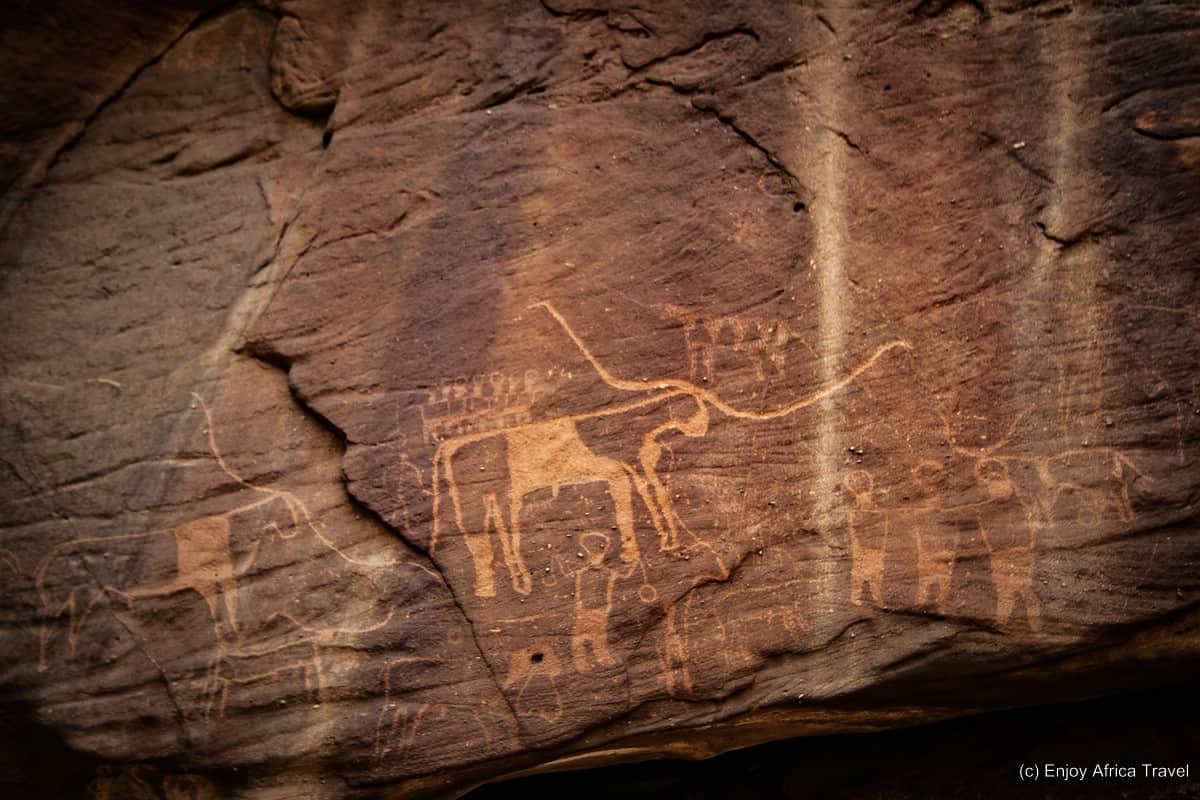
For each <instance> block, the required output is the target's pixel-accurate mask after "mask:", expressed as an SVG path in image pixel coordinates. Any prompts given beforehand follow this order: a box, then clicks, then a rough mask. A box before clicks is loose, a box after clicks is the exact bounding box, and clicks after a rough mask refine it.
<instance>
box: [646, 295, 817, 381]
mask: <svg viewBox="0 0 1200 800" xmlns="http://www.w3.org/2000/svg"><path fill="white" fill-rule="evenodd" d="M657 308H658V310H659V312H660V313H661V314H662V315H663V316H664V317H666V318H667V319H671V320H675V321H676V322H679V323H680V324H681V325H683V336H684V342H685V344H686V347H687V359H688V378H689V379H690V380H693V381H695V380H702V381H705V382H708V381H712V380H714V379H715V378H716V372H715V369H714V364H715V362H716V360H717V357H718V355H719V353H720V352H721V351H724V350H730V351H732V352H734V353H736V354H737V355H738V356H740V357H741V358H742V359H743V360H745V361H746V362H747V363H749V364H750V365H751V366H753V367H754V375H755V378H757V380H759V381H760V382H761V381H765V380H766V379H767V377H768V374H774V375H776V376H780V375H783V374H784V367H785V366H786V364H787V350H786V347H787V344H788V342H790V341H792V340H794V339H796V338H798V337H797V336H796V334H795V332H794V331H792V329H791V328H790V327H788V324H787V322H786V321H784V320H780V319H775V318H771V317H758V316H741V315H725V316H711V315H704V314H697V313H695V312H693V311H689V310H688V309H686V308H683V307H681V306H677V305H674V304H671V303H662V304H659V305H658V306H657Z"/></svg>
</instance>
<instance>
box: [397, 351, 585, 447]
mask: <svg viewBox="0 0 1200 800" xmlns="http://www.w3.org/2000/svg"><path fill="white" fill-rule="evenodd" d="M571 377H572V375H571V373H570V372H568V371H566V370H559V369H548V370H545V371H540V370H536V369H527V370H525V372H523V373H521V374H520V375H517V374H506V373H503V372H491V373H488V374H486V375H472V376H471V377H469V378H455V379H452V380H443V381H442V382H441V383H439V384H438V386H437V387H436V388H434V389H430V390H429V399H428V400H427V401H426V402H425V403H423V404H422V405H421V406H419V410H420V414H421V435H422V437H423V438H424V440H425V441H426V442H428V443H429V444H437V443H438V442H440V441H442V440H444V439H448V438H451V437H454V436H463V435H466V434H472V433H482V432H486V431H493V430H503V429H505V428H511V427H514V426H518V425H523V424H526V423H528V422H530V421H532V419H533V407H534V405H535V404H536V403H537V401H538V400H539V398H541V397H544V396H546V395H547V394H549V393H550V392H551V391H553V390H554V388H555V387H556V386H558V385H560V384H562V383H564V382H566V381H568V380H570V379H571Z"/></svg>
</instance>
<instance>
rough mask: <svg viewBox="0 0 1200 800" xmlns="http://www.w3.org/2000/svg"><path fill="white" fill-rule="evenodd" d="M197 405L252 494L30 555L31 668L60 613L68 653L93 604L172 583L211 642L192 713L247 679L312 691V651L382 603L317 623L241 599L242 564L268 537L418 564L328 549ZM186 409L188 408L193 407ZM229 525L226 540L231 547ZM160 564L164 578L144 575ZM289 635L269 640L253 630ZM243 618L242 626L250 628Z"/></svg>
mask: <svg viewBox="0 0 1200 800" xmlns="http://www.w3.org/2000/svg"><path fill="white" fill-rule="evenodd" d="M193 397H194V399H195V401H196V403H197V405H198V406H199V407H200V408H202V409H203V412H204V416H205V420H206V422H207V428H206V429H205V431H204V433H205V434H206V436H207V440H208V445H209V448H210V450H211V453H212V456H213V459H214V460H215V461H216V463H217V464H218V466H219V467H220V469H221V471H222V472H223V473H224V474H225V476H226V477H228V478H230V479H232V480H233V481H234V482H235V483H236V484H238V485H239V487H240V489H239V494H238V496H240V497H244V496H245V495H247V494H249V495H250V496H251V497H253V498H254V499H252V500H250V501H248V502H243V503H240V504H238V505H236V506H234V507H233V508H230V509H227V510H225V511H221V512H219V513H216V514H210V515H207V516H204V517H200V518H197V519H193V520H188V521H185V522H183V523H180V524H179V525H176V526H174V527H169V528H161V529H156V530H151V531H146V532H140V533H132V534H120V535H114V536H97V537H80V538H76V539H73V540H70V541H68V542H65V543H63V544H60V545H58V546H56V547H54V548H52V549H51V550H50V551H49V552H48V553H47V554H46V555H45V556H44V557H43V558H42V560H41V562H40V564H39V566H38V568H37V570H36V572H35V575H34V578H35V587H36V590H37V592H38V596H39V599H40V602H41V605H42V614H43V619H42V623H41V625H40V626H39V653H38V669H39V671H42V672H44V671H46V670H47V669H49V665H50V661H49V656H50V645H51V644H52V642H53V639H54V636H55V631H56V630H57V629H59V628H61V627H62V618H63V617H65V618H66V619H65V626H66V643H67V652H68V654H69V655H70V656H75V655H76V654H77V651H78V645H79V641H80V638H81V634H82V631H83V629H84V626H85V624H86V622H87V620H88V619H89V617H90V615H91V614H92V612H94V611H95V610H96V609H97V608H99V607H100V606H102V605H104V604H106V603H111V602H113V601H116V602H119V603H120V604H121V605H123V606H124V608H125V609H126V610H127V611H132V610H133V609H134V608H135V606H136V605H137V604H138V603H139V602H140V601H145V600H148V599H151V598H155V597H163V596H167V595H171V594H175V593H179V592H194V593H196V594H197V595H199V596H200V597H201V598H202V599H203V601H204V604H205V608H206V609H207V612H208V617H209V621H210V623H211V625H212V641H213V652H212V656H211V659H210V661H209V666H208V669H207V673H206V676H205V688H204V691H203V698H202V700H201V703H202V706H203V708H202V710H203V715H204V716H205V717H206V718H207V717H209V716H210V715H212V714H213V712H214V711H215V712H216V714H217V716H218V717H223V716H224V715H225V713H226V706H227V703H228V700H229V697H230V694H231V692H243V691H244V692H251V691H257V690H256V689H255V688H254V687H256V686H259V685H262V684H268V683H276V682H279V681H287V680H289V679H290V680H292V681H293V682H294V683H295V684H296V685H300V686H302V687H303V689H304V695H305V696H306V697H307V698H309V699H311V700H314V701H318V700H319V699H320V692H321V687H322V673H323V670H322V664H321V650H322V649H323V648H325V647H328V646H330V645H332V644H334V643H336V641H337V640H338V639H339V638H340V637H345V636H354V635H359V634H363V633H370V632H373V631H378V630H381V629H382V628H384V627H385V626H387V625H388V624H389V623H390V622H391V620H392V619H393V617H394V615H395V609H394V608H392V607H390V606H388V607H386V608H385V607H382V606H379V607H377V606H372V607H371V608H370V609H367V610H360V611H356V612H355V613H356V614H357V615H358V616H360V617H361V616H366V619H364V620H363V624H362V625H361V626H359V627H347V626H345V625H342V624H322V623H321V621H320V619H319V618H318V620H317V622H316V623H314V622H313V621H312V620H309V619H307V618H304V617H302V616H301V615H300V614H299V613H298V612H297V611H295V610H294V609H291V610H289V608H290V607H289V605H288V599H286V598H282V599H280V600H279V602H278V603H273V604H271V605H270V606H268V607H265V608H263V607H250V606H248V605H247V603H248V601H246V600H245V599H243V598H244V594H245V592H244V591H243V587H242V585H241V584H242V582H243V581H245V580H246V578H247V577H248V576H249V575H250V574H251V572H252V571H253V570H254V568H255V566H256V564H257V562H258V560H259V557H260V554H261V553H262V552H264V547H265V546H266V545H267V544H268V543H272V542H280V543H286V545H285V546H286V547H287V548H300V550H298V551H297V552H298V553H299V552H301V551H304V550H306V549H307V551H311V552H313V553H315V554H316V555H317V556H320V555H323V554H332V555H334V556H336V557H337V563H338V564H341V565H349V566H351V567H353V568H354V569H355V570H380V569H392V568H395V567H397V566H399V565H401V564H403V565H406V566H413V567H417V568H419V569H423V570H425V571H427V572H428V571H429V570H428V568H427V567H424V566H422V565H420V564H417V563H414V562H410V561H402V560H392V561H388V562H380V563H376V562H367V561H362V560H360V559H357V558H354V557H352V556H350V555H348V554H346V553H345V552H343V551H342V550H341V549H340V548H338V547H337V546H336V545H335V544H334V543H333V542H332V541H331V540H330V539H329V538H328V537H327V536H326V535H325V532H324V529H323V525H322V523H321V522H319V521H318V520H317V519H315V518H314V516H313V514H312V512H311V511H310V510H309V508H308V506H307V504H306V503H305V502H304V501H303V500H301V499H300V498H299V497H298V496H297V495H295V494H293V493H291V492H289V491H286V490H283V489H276V488H272V487H266V486H259V485H256V484H254V483H251V482H250V481H248V480H246V479H245V478H243V477H241V476H240V475H239V474H238V473H237V472H236V471H234V469H233V468H232V467H231V466H230V465H229V464H228V463H227V462H226V460H225V457H224V456H223V454H222V452H221V450H220V448H219V447H218V445H217V440H216V433H215V430H216V429H215V425H214V423H213V419H212V414H211V412H210V411H209V409H208V406H207V404H205V402H204V401H203V399H202V398H200V397H199V396H196V395H193ZM194 407H195V406H194ZM235 533H236V534H237V535H236V539H237V543H238V544H237V546H235V542H234V540H235ZM164 573H166V574H168V575H170V576H171V577H169V578H168V579H167V580H166V581H155V580H153V579H152V577H151V576H153V577H157V576H160V575H162V574H164ZM247 612H250V613H251V616H253V617H254V620H253V621H254V623H255V624H256V625H257V626H259V627H258V629H256V630H255V631H253V632H251V631H248V630H247V625H246V620H245V619H243V617H244V616H245V615H246V613H247ZM280 623H283V624H284V627H285V628H287V629H288V630H289V631H290V633H289V637H288V641H286V642H285V643H283V644H279V643H278V642H277V641H275V642H272V641H269V639H271V638H273V637H271V636H268V637H267V638H266V639H264V638H262V633H263V632H264V631H276V632H278V631H279V630H281V629H280V628H279V624H280ZM251 627H253V626H251Z"/></svg>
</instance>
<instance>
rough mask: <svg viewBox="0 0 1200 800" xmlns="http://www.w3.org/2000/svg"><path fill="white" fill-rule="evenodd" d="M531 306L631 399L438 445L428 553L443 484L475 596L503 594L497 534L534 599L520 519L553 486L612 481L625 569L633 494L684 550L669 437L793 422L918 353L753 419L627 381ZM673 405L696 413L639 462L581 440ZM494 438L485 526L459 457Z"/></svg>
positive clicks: (718, 401) (635, 555)
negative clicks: (470, 508)
mask: <svg viewBox="0 0 1200 800" xmlns="http://www.w3.org/2000/svg"><path fill="white" fill-rule="evenodd" d="M530 308H539V309H542V310H544V311H545V312H546V313H548V314H549V315H550V316H551V317H552V318H553V319H554V321H555V322H557V323H558V325H559V326H560V327H561V328H562V329H563V331H564V332H565V333H566V335H567V337H568V338H569V339H570V340H571V342H572V344H574V346H575V347H576V348H577V349H578V350H579V352H580V353H581V354H582V355H583V357H584V358H585V359H586V360H587V362H588V364H589V365H590V366H591V367H592V369H593V370H595V372H596V374H597V375H598V376H599V377H600V379H601V380H602V381H603V382H604V383H605V384H607V385H608V386H610V387H612V388H614V389H617V390H619V391H622V392H626V393H629V394H630V395H632V397H631V399H629V400H626V401H624V402H620V403H614V404H611V405H609V406H606V407H604V408H602V409H597V410H592V411H585V412H582V413H577V414H572V415H563V416H559V417H553V418H551V419H548V420H544V421H531V422H525V423H521V424H516V425H512V426H509V427H501V428H499V429H494V430H489V431H482V432H476V433H467V434H463V435H458V436H453V437H450V438H447V439H445V440H443V441H441V442H439V443H438V445H437V447H436V449H435V451H434V455H433V481H432V483H433V533H432V536H431V539H430V546H429V548H430V552H431V553H432V552H434V551H435V549H436V547H437V545H438V540H439V537H440V535H441V528H442V525H443V524H445V520H444V511H443V506H442V504H443V500H442V497H441V484H442V481H443V480H444V481H445V484H446V487H447V488H448V491H449V496H450V503H449V505H450V509H451V513H452V514H453V519H454V524H455V526H456V527H457V529H458V531H459V533H461V534H462V536H463V538H464V541H465V543H466V546H467V549H468V551H469V552H470V555H471V559H472V561H473V563H474V570H475V585H474V591H475V594H476V596H478V597H492V596H495V594H496V586H495V576H494V574H493V570H492V561H493V556H494V552H493V549H492V544H491V538H490V533H489V532H490V531H491V530H494V531H495V532H496V533H497V534H498V537H499V540H500V546H501V549H502V555H503V557H504V561H505V563H506V564H507V566H508V569H509V572H510V577H511V580H512V586H513V589H514V590H516V591H517V592H518V593H520V594H529V592H530V591H531V589H532V579H531V576H530V573H529V569H528V567H527V566H526V564H525V560H524V558H523V556H522V553H521V511H522V508H523V504H524V498H525V497H527V496H528V495H529V494H530V493H532V492H534V491H536V490H539V489H547V488H548V489H551V490H552V491H554V492H555V493H557V491H558V488H559V487H561V486H572V485H579V484H585V483H592V482H604V483H606V484H607V486H608V490H609V493H610V495H611V497H612V500H613V503H614V505H615V516H616V522H617V527H618V529H619V532H620V548H619V550H620V558H621V560H622V561H623V562H625V563H627V564H633V563H635V562H637V561H639V560H640V554H639V552H638V544H637V539H636V537H635V535H634V511H633V497H634V493H635V492H636V494H637V496H638V497H640V498H641V500H642V502H643V503H644V504H645V506H646V508H647V509H648V510H649V514H650V517H651V521H652V523H653V525H654V528H655V530H656V532H657V533H658V536H659V542H660V546H661V548H662V549H663V550H664V551H666V550H673V549H677V548H678V547H679V546H680V534H681V531H683V530H684V529H685V527H684V524H683V522H682V520H681V519H680V517H679V514H678V512H677V511H676V509H675V507H674V504H673V503H672V502H671V498H670V495H669V493H668V491H667V487H666V485H665V484H664V482H663V480H662V478H661V476H660V475H659V473H658V463H659V461H660V460H661V457H662V454H663V447H664V445H663V441H662V440H663V437H664V436H665V435H667V434H668V433H671V432H675V433H679V434H682V435H684V436H687V437H691V438H698V437H702V436H704V435H705V434H706V433H708V430H709V424H710V418H709V413H710V412H709V409H710V408H712V409H716V410H717V411H719V412H721V413H722V414H724V415H726V416H728V417H732V418H736V419H742V420H750V421H755V422H760V421H766V420H773V419H779V418H782V417H786V416H788V415H790V414H793V413H795V412H796V411H799V410H800V409H802V408H806V407H808V406H811V405H813V404H815V403H817V402H819V401H820V400H822V399H823V398H825V397H827V396H829V395H831V394H833V393H835V392H838V391H840V390H841V389H843V388H844V387H846V386H847V385H849V384H850V383H851V382H853V381H854V380H855V379H856V378H858V377H859V376H860V375H862V374H863V373H864V372H865V371H867V370H868V369H870V368H871V367H872V366H873V365H874V364H875V363H876V362H877V361H878V360H879V359H880V358H881V357H882V356H883V355H884V354H886V353H887V352H889V351H891V350H895V349H904V350H911V349H912V348H911V345H909V343H908V342H906V341H904V340H901V339H896V340H892V341H890V342H887V343H885V344H883V345H881V346H879V347H878V348H876V349H875V351H874V352H873V353H872V354H871V355H870V356H869V357H868V358H866V359H865V360H863V361H862V362H861V363H859V364H858V365H857V366H855V367H854V368H853V369H851V370H850V371H849V372H847V373H846V374H845V375H843V376H842V377H841V378H839V379H837V380H835V381H832V382H830V383H829V384H827V385H825V386H823V387H821V388H819V389H817V390H815V391H813V392H811V393H809V394H807V395H805V396H803V397H800V398H798V399H796V400H794V401H792V402H790V403H787V404H785V405H782V406H779V407H776V408H772V409H767V410H759V411H750V410H745V409H742V408H738V407H736V406H733V405H731V404H730V403H728V402H726V401H725V400H724V399H723V398H721V397H720V396H719V395H718V394H717V393H716V392H714V391H712V390H710V389H706V388H704V387H701V386H698V385H696V384H695V383H693V382H691V381H690V380H682V379H677V378H661V379H654V380H630V379H627V378H621V377H619V376H617V375H615V374H613V373H612V372H611V371H610V370H609V369H608V368H607V367H606V366H605V365H604V364H602V363H601V362H600V360H599V359H598V358H597V357H596V356H595V355H594V354H593V353H592V351H591V349H590V348H589V347H588V346H587V344H585V343H584V341H583V340H582V339H581V338H580V337H579V336H578V335H577V334H576V333H575V331H574V329H573V328H572V327H571V325H570V324H569V323H568V321H567V320H566V318H565V317H564V316H563V315H562V314H561V313H560V312H559V311H558V310H557V309H556V308H555V307H554V305H553V304H552V303H550V302H549V301H542V302H538V303H534V304H533V305H531V306H530ZM669 401H676V402H678V401H683V403H684V405H685V407H686V408H688V409H690V411H689V413H686V414H684V415H683V416H682V418H678V417H676V416H675V415H673V414H672V415H669V416H668V418H667V419H666V420H665V421H663V422H661V423H659V424H656V425H654V426H653V427H652V428H651V429H650V430H649V431H647V432H645V433H644V434H643V435H642V439H641V445H640V447H639V448H638V453H637V461H636V463H632V462H628V461H622V460H619V459H616V458H612V457H610V456H605V455H601V454H598V453H596V452H595V451H593V450H592V449H591V448H590V447H588V445H587V444H586V443H585V442H584V440H583V438H582V437H581V436H580V433H579V430H578V427H577V424H578V423H580V422H582V421H584V420H588V419H597V418H602V417H610V416H613V415H619V414H627V413H629V412H632V411H636V410H639V409H649V408H650V407H652V406H654V405H656V404H663V403H666V402H669ZM496 438H501V439H502V440H503V442H504V444H505V446H506V451H507V466H508V474H509V484H508V487H507V489H508V491H507V494H508V497H507V503H504V502H502V498H501V497H500V496H498V493H495V492H491V493H484V494H483V496H482V498H481V500H480V502H481V504H482V509H478V510H477V511H478V512H479V513H477V514H475V516H476V517H482V520H483V523H482V525H481V526H480V525H479V523H478V522H477V521H476V520H474V519H470V520H469V519H468V515H467V513H466V510H465V509H464V500H463V497H462V492H461V490H460V487H459V484H458V481H457V478H456V475H455V458H456V456H457V455H458V454H459V452H460V451H461V450H462V449H463V448H464V447H466V446H467V445H470V444H473V443H476V442H482V441H485V440H490V439H496ZM505 505H507V508H505V507H504V506H505ZM506 511H507V519H506V518H505V512H506Z"/></svg>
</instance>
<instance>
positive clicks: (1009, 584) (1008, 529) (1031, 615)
mask: <svg viewBox="0 0 1200 800" xmlns="http://www.w3.org/2000/svg"><path fill="white" fill-rule="evenodd" d="M975 477H976V478H977V479H978V481H979V483H980V485H981V486H983V487H984V488H985V489H986V490H987V500H986V501H985V502H983V503H981V504H980V506H979V510H978V522H979V531H980V533H981V534H982V536H983V542H984V545H985V546H986V547H987V551H988V558H989V560H990V563H991V570H992V581H993V583H994V584H995V587H996V621H997V622H998V623H999V624H1000V625H1002V626H1005V625H1008V624H1009V621H1010V620H1011V619H1012V616H1013V613H1014V612H1015V611H1016V607H1017V601H1018V600H1020V601H1021V602H1022V603H1023V604H1024V606H1025V616H1026V617H1027V618H1028V619H1029V627H1030V628H1032V629H1033V630H1034V631H1037V630H1040V629H1041V618H1042V606H1041V603H1039V602H1038V599H1037V594H1036V592H1034V588H1033V557H1034V548H1035V546H1036V535H1035V534H1036V530H1037V527H1038V525H1037V514H1036V513H1034V509H1032V508H1030V507H1028V506H1026V504H1025V503H1023V502H1022V501H1021V497H1020V496H1019V494H1018V493H1017V488H1016V485H1015V484H1014V483H1013V480H1012V478H1011V476H1010V475H1009V471H1008V465H1007V464H1006V463H1005V462H1004V461H1002V460H1000V459H996V458H985V459H981V460H980V461H979V462H978V463H977V464H976V465H975Z"/></svg>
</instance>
